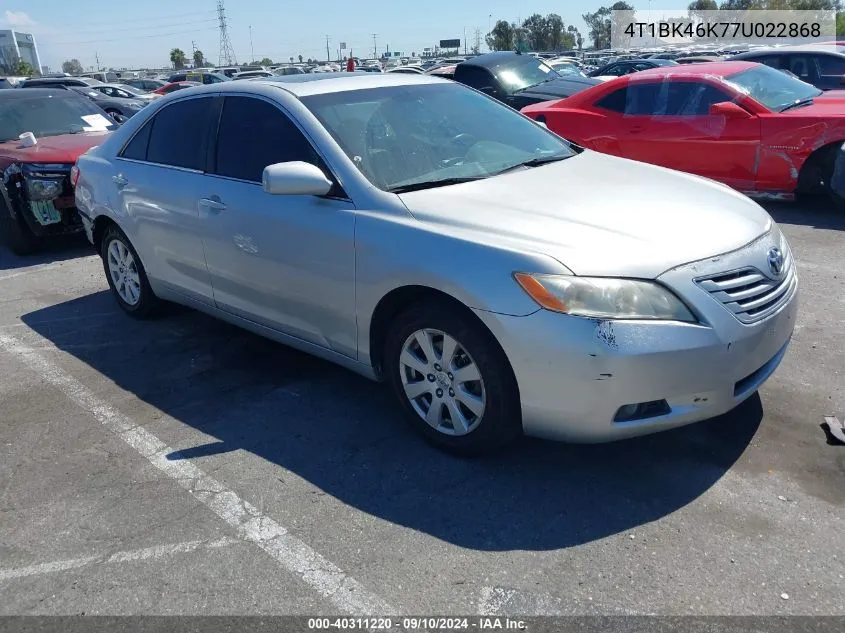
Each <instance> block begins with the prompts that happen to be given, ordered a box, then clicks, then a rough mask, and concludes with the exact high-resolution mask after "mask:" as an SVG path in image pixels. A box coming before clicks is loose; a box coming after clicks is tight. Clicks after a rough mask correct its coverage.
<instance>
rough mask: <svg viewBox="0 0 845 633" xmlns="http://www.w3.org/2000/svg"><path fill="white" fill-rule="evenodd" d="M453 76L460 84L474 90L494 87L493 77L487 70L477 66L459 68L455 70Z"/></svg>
mask: <svg viewBox="0 0 845 633" xmlns="http://www.w3.org/2000/svg"><path fill="white" fill-rule="evenodd" d="M455 75H457V77H458V79H460V81H461V83H463V84H466V85H467V86H469V87H470V88H475V89H476V90H480V89H481V88H489V87H491V86H494V83H493V76H492V75H491V74H490V73H489V72H488V71H487V70H485V69H484V68H479V67H478V66H461V67H460V68H458V69H456V70H455Z"/></svg>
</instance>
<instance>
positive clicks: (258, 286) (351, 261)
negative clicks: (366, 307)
mask: <svg viewBox="0 0 845 633" xmlns="http://www.w3.org/2000/svg"><path fill="white" fill-rule="evenodd" d="M212 154H213V158H212V161H211V162H212V164H211V165H210V168H209V170H210V172H211V174H213V175H209V176H207V177H206V184H205V189H204V191H203V195H202V196H201V201H200V202H201V205H203V206H202V211H201V214H202V221H203V223H204V231H203V233H204V236H205V252H206V259H207V261H208V269H209V273H210V275H211V284H212V287H213V290H214V301H215V303H216V305H217V307H218V308H220V309H221V310H225V311H227V312H230V313H232V314H235V315H237V316H240V317H243V318H246V319H250V320H251V321H255V322H257V323H260V324H262V325H265V326H267V327H271V328H273V329H276V330H279V331H282V332H285V333H286V334H289V335H292V336H295V337H297V338H300V339H303V340H306V341H309V342H311V343H315V344H317V345H320V346H323V347H327V348H330V349H333V350H334V351H337V352H340V353H343V354H346V355H348V356H352V357H354V356H355V355H356V353H357V351H356V350H357V335H356V331H357V329H356V319H355V206H354V205H353V204H352V202H351V201H350V200H348V199H347V198H346V197H345V196H344V195H343V193H342V191H340V190H339V188H336V190H333V191H332V192H330V195H328V196H321V197H317V196H305V195H270V194H268V193H265V192H264V189H263V188H262V184H261V183H262V174H263V172H264V168H265V167H267V166H268V165H272V164H275V163H281V162H288V161H304V162H308V163H312V164H315V165H318V166H319V167H320V168H321V169H323V171H324V173H326V175H327V176H328V177H329V178H332V176H331V173H330V172H329V171H328V169H327V168H326V166H325V164H324V163H323V161H322V160H321V158H320V156H319V155H318V153H317V152H316V151H315V149H314V147H313V146H312V144H311V143H310V141H309V140H308V139H307V138H306V137H305V135H304V134H303V132H302V131H301V130H300V129H299V128H298V127H297V125H296V124H295V123H294V122H293V121H292V120H291V118H290V117H289V116H288V115H287V114H286V113H285V112H284V111H283V110H282V109H281V108H280V107H279V106H278V105H277V104H275V103H271V102H270V101H267V100H264V99H263V98H259V97H256V96H239V95H238V96H227V97H226V98H225V100H224V103H223V107H222V112H221V115H220V122H219V126H218V133H217V140H216V147H215V149H214V151H213V152H212Z"/></svg>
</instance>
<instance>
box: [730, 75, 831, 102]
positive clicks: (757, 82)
mask: <svg viewBox="0 0 845 633" xmlns="http://www.w3.org/2000/svg"><path fill="white" fill-rule="evenodd" d="M725 80H726V81H727V82H728V83H729V84H731V85H732V86H733V87H734V88H736V89H737V90H739V91H740V92H742V93H744V94H747V95H748V96H750V97H751V98H752V99H754V100H755V101H757V102H759V103H762V104H763V105H764V106H766V107H767V108H768V109H769V110H772V111H773V112H783V111H784V110H786V109H787V108H790V107H793V106H796V105H799V104H802V103H808V102H810V101H811V100H812V99H813V97H818V96H819V95H820V94H822V91H821V90H819V89H818V88H816V87H815V86H811V85H810V84H808V83H804V82H803V81H801V80H800V79H795V78H794V77H790V76H789V75H787V74H786V73H783V72H781V71H779V70H775V69H774V68H770V67H769V66H764V65H763V64H759V65H757V66H755V67H754V68H749V69H748V70H743V71H742V72H739V73H736V74H735V75H730V76H729V77H726V78H725Z"/></svg>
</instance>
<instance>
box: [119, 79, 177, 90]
mask: <svg viewBox="0 0 845 633" xmlns="http://www.w3.org/2000/svg"><path fill="white" fill-rule="evenodd" d="M120 83H122V84H126V85H127V86H132V87H133V88H137V89H138V90H143V91H144V92H153V91H154V90H158V89H159V88H161V87H163V86H166V85H167V82H166V81H164V80H163V79H121V80H120Z"/></svg>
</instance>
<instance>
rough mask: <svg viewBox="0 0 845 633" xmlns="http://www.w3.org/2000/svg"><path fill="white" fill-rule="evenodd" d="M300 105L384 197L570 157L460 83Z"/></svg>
mask: <svg viewBox="0 0 845 633" xmlns="http://www.w3.org/2000/svg"><path fill="white" fill-rule="evenodd" d="M301 100H302V102H303V103H304V104H305V106H306V107H307V108H309V109H310V110H311V112H312V113H313V114H314V115H315V116H316V117H317V119H319V120H320V122H321V123H322V124H323V125H324V126H325V128H326V129H327V130H328V132H329V133H330V134H331V135H332V137H334V139H335V141H337V143H338V145H340V147H341V148H342V149H343V151H344V152H345V153H346V155H347V156H348V157H349V158H350V160H352V162H353V163H354V164H355V165H356V166H357V167H358V168H359V169H360V170H361V172H362V173H363V174H364V175H365V176H366V177H367V178H368V179H369V180H370V181H371V182H372V183H373V184H375V185H376V186H377V187H379V188H381V189H384V190H386V191H390V190H394V189H401V188H405V187H407V186H413V185H421V184H423V183H431V182H434V181H444V180H452V179H480V178H487V177H490V176H494V175H496V174H498V173H500V172H502V171H505V170H508V169H512V168H516V167H517V166H519V165H521V164H522V163H524V162H527V161H545V160H556V159H561V158H568V157H570V156H573V155H574V153H575V152H574V150H573V149H572V148H571V147H570V145H569V144H567V143H566V142H565V141H564V140H562V139H561V138H560V137H558V136H556V135H554V134H552V133H550V132H549V131H547V130H545V129H543V128H542V127H540V126H538V125H537V124H536V123H533V122H532V121H530V120H529V119H527V118H525V117H523V116H522V115H520V114H519V113H517V112H514V111H513V110H512V109H510V108H508V107H507V106H505V105H503V104H501V103H499V102H497V101H494V100H492V99H490V98H488V97H486V96H484V95H481V94H478V93H477V92H474V91H472V90H469V89H467V88H465V87H464V86H462V85H460V84H454V83H450V84H439V83H438V84H426V85H411V86H390V87H383V88H374V89H370V90H355V91H349V92H335V93H327V94H320V95H312V96H307V97H302V98H301Z"/></svg>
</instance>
